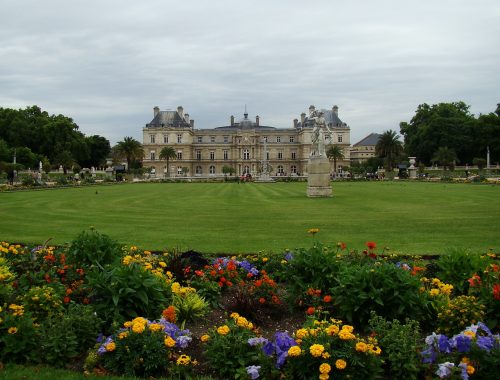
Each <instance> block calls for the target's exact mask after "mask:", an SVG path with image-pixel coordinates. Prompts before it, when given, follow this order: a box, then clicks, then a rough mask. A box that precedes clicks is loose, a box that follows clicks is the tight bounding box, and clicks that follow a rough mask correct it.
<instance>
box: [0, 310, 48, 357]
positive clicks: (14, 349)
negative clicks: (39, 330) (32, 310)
mask: <svg viewBox="0 0 500 380" xmlns="http://www.w3.org/2000/svg"><path fill="white" fill-rule="evenodd" d="M38 343H39V342H38V340H37V339H36V325H35V324H34V322H33V319H32V318H31V317H30V316H29V314H25V312H24V307H23V306H22V305H17V304H10V305H8V306H7V305H6V304H4V305H3V306H2V305H0V361H2V362H3V361H5V362H7V361H8V362H15V363H16V362H17V363H22V362H26V361H30V360H32V359H33V355H34V353H36V352H37V348H38Z"/></svg>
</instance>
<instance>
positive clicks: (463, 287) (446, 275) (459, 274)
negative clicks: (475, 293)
mask: <svg viewBox="0 0 500 380" xmlns="http://www.w3.org/2000/svg"><path fill="white" fill-rule="evenodd" d="M487 262H488V259H487V258H482V257H481V255H479V254H474V253H472V252H470V251H468V250H464V249H453V250H452V249H449V250H448V251H447V252H446V254H444V255H440V256H439V259H438V260H437V261H436V268H437V271H436V277H437V278H439V279H440V280H441V281H443V282H445V283H447V284H451V285H453V288H454V294H455V295H460V294H466V293H467V291H468V289H469V283H468V282H467V280H468V279H469V278H471V277H472V275H473V274H474V273H478V272H480V271H482V270H483V268H485V267H486V265H487Z"/></svg>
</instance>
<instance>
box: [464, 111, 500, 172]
mask: <svg viewBox="0 0 500 380" xmlns="http://www.w3.org/2000/svg"><path fill="white" fill-rule="evenodd" d="M499 108H500V107H499ZM498 113H500V111H498ZM474 143H475V146H476V148H477V150H476V154H475V156H474V157H486V152H487V148H488V147H489V148H490V160H491V162H495V163H496V162H500V115H499V114H497V113H493V112H492V113H489V114H487V115H480V116H479V117H478V119H477V131H476V136H475V138H474ZM469 162H470V161H469Z"/></svg>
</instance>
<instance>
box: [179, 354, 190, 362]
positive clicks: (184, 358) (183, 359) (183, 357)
mask: <svg viewBox="0 0 500 380" xmlns="http://www.w3.org/2000/svg"><path fill="white" fill-rule="evenodd" d="M189 363H191V358H190V357H189V356H188V355H184V354H183V355H181V356H179V358H178V359H177V365H188V364H189Z"/></svg>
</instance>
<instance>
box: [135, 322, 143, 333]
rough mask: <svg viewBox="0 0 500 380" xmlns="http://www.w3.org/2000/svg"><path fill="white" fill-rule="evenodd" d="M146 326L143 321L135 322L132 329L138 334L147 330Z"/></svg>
mask: <svg viewBox="0 0 500 380" xmlns="http://www.w3.org/2000/svg"><path fill="white" fill-rule="evenodd" d="M145 328H146V326H145V325H143V324H142V323H137V322H136V323H133V324H132V331H133V332H135V333H136V334H142V333H143V332H144V330H145Z"/></svg>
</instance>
